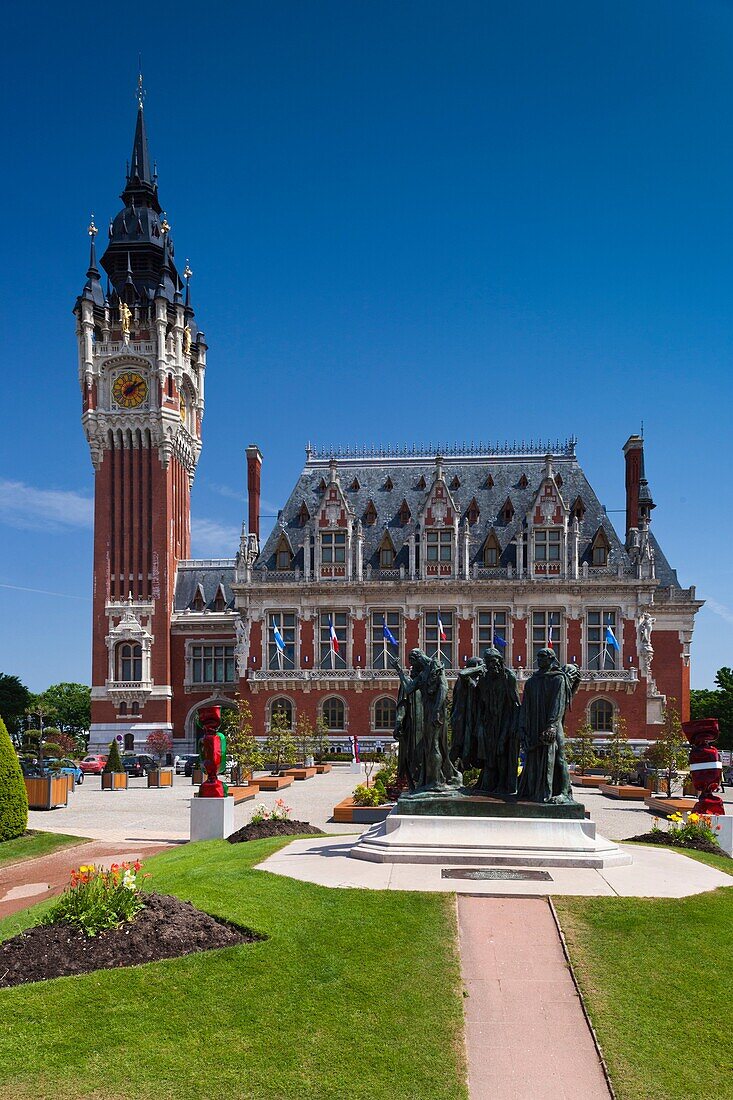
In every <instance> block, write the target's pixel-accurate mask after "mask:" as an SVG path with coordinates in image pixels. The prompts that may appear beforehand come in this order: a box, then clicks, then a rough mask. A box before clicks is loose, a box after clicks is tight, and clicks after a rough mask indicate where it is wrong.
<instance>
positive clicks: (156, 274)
mask: <svg viewBox="0 0 733 1100" xmlns="http://www.w3.org/2000/svg"><path fill="white" fill-rule="evenodd" d="M143 98H144V93H143V89H142V78H140V81H139V84H138V108H137V121H136V126H135V137H134V140H133V146H132V157H131V159H130V162H129V164H128V167H127V174H126V179H125V187H124V190H123V192H122V195H121V199H122V204H123V205H122V209H121V210H120V211H119V213H118V214H117V215H116V216H115V217H114V218H113V219H112V221H111V222H110V225H109V241H108V243H107V248H106V250H105V252H104V255H103V256H102V259H101V265H102V267H103V269H104V271H105V272H106V276H107V279H106V289H105V288H104V287H103V285H102V275H101V273H100V271H99V268H98V266H97V259H96V247H95V244H96V241H95V238H96V236H97V229H96V226H95V224H94V218H92V221H91V224H90V226H89V236H90V259H89V270H88V271H87V280H86V283H85V284H84V289H83V290H82V293H81V295H80V296H79V298H77V300H76V304H75V306H74V314H75V316H76V335H77V340H78V349H79V385H80V388H81V396H82V424H83V426H84V432H85V434H86V437H87V441H88V443H89V448H90V451H91V458H92V464H93V466H94V589H93V612H92V615H93V623H92V727H91V737H90V748H92V747H94V748H98V749H104V748H106V747H107V746H108V745H109V742H110V741H111V740H112V738H113V737H116V736H117V735H118V734H119V735H122V738H123V743H124V747H126V748H137V749H140V748H142V747H143V744H144V742H145V739H146V738H147V736H148V734H149V733H151V732H152V731H153V730H164V731H166V732H168V733H170V732H171V731H172V722H171V699H172V682H173V676H172V670H171V642H170V623H171V612H172V606H173V595H174V591H173V590H174V584H175V576H176V568H177V565H178V562H179V561H181V560H182V559H188V558H190V556H191V520H190V490H191V485H192V484H193V479H194V474H195V470H196V463H197V461H198V456H199V453H200V451H201V422H202V419H203V415H204V375H205V371H206V342H205V339H204V334H203V333H202V332H201V331H200V329H199V328H198V326H197V324H196V321H195V317H194V311H193V308H192V306H191V294H190V279H191V274H192V272H191V270H190V268H189V266H188V261H186V263H185V265H184V268H183V271H182V272H181V273H180V274H179V268H178V265H177V263H176V259H175V251H174V247H173V239H172V235H171V227H170V225H169V224H168V220H167V218H166V215H165V212H164V211H163V210H162V208H161V204H160V199H159V196H158V182H157V170H156V168H155V166H154V165H153V163H152V162H151V159H150V152H149V149H148V140H147V133H146V128H145V115H144V110H143Z"/></svg>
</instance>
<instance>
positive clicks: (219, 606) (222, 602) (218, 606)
mask: <svg viewBox="0 0 733 1100" xmlns="http://www.w3.org/2000/svg"><path fill="white" fill-rule="evenodd" d="M226 609H227V598H226V596H225V594H224V589H223V588H222V586H221V585H219V588H218V589H217V593H216V596H215V598H214V611H226Z"/></svg>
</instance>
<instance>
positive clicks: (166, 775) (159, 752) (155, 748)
mask: <svg viewBox="0 0 733 1100" xmlns="http://www.w3.org/2000/svg"><path fill="white" fill-rule="evenodd" d="M145 748H146V749H147V750H148V752H149V753H150V755H151V756H154V757H155V759H156V760H157V762H158V766H157V768H151V770H150V771H149V772H148V786H149V787H172V786H173V768H164V767H163V758H164V757H165V756H166V755H167V753H169V752H170V751H171V749H172V748H173V738H172V737H171V735H170V734H169V733H166V732H165V730H153V732H152V733H150V734H149V735H148V739H147V741H146V742H145Z"/></svg>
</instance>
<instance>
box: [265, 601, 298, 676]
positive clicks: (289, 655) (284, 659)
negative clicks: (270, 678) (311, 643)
mask: <svg viewBox="0 0 733 1100" xmlns="http://www.w3.org/2000/svg"><path fill="white" fill-rule="evenodd" d="M266 622H267V667H268V668H271V669H286V668H295V631H296V629H297V623H298V620H297V617H296V615H295V613H294V612H292V611H269V612H268V613H267V615H266ZM276 631H277V633H278V634H279V635H280V637H281V638H282V641H283V642H284V644H285V649H284V650H282V649H281V648H280V646H279V645H278V643H277V641H276V640H275V636H276V635H275V632H276Z"/></svg>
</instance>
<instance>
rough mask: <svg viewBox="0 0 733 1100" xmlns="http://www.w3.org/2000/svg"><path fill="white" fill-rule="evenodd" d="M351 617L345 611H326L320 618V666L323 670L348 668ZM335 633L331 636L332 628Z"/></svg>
mask: <svg viewBox="0 0 733 1100" xmlns="http://www.w3.org/2000/svg"><path fill="white" fill-rule="evenodd" d="M348 623H349V617H348V615H347V614H346V612H345V611H333V612H331V613H330V614H329V613H328V612H326V611H324V612H322V613H321V618H320V653H319V662H318V663H319V665H320V667H321V668H330V669H337V668H346V659H347V651H346V643H347V631H348ZM332 625H333V633H334V634H335V638H334V637H332V634H331V626H332Z"/></svg>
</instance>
